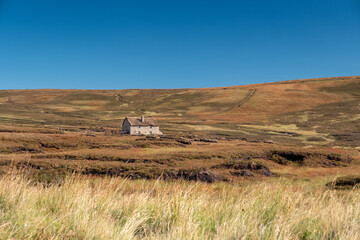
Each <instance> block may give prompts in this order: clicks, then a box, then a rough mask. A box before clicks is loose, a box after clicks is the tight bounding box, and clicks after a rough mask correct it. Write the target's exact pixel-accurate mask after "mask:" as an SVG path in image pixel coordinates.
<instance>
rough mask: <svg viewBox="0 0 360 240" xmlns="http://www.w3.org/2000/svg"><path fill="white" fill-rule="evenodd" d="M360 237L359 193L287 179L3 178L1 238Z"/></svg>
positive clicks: (0, 186)
mask: <svg viewBox="0 0 360 240" xmlns="http://www.w3.org/2000/svg"><path fill="white" fill-rule="evenodd" d="M142 238H145V239H360V194H359V192H358V191H346V192H345V191H334V190H326V189H317V190H316V189H313V188H311V187H307V186H306V185H300V186H299V185H297V186H295V185H292V184H286V183H285V181H280V180H279V181H272V182H258V183H250V184H248V185H246V186H240V185H232V184H227V183H218V184H202V183H191V182H163V181H130V180H124V179H120V178H106V179H91V178H81V177H68V178H66V179H65V182H64V183H63V184H62V185H61V186H55V185H53V186H49V187H44V186H41V185H34V184H31V182H29V181H27V180H24V178H22V177H20V176H5V177H3V178H2V179H1V180H0V239H142Z"/></svg>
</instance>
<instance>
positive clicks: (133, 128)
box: [122, 116, 162, 135]
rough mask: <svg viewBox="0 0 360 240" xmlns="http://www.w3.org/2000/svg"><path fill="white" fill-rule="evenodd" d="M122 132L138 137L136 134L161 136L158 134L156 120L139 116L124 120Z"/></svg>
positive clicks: (158, 128)
mask: <svg viewBox="0 0 360 240" xmlns="http://www.w3.org/2000/svg"><path fill="white" fill-rule="evenodd" d="M122 132H123V133H124V134H130V135H138V134H146V135H150V134H157V135H159V134H162V132H160V126H159V123H158V121H157V120H156V119H154V118H151V117H146V118H145V117H144V116H141V117H140V118H137V117H127V118H125V120H124V122H123V125H122Z"/></svg>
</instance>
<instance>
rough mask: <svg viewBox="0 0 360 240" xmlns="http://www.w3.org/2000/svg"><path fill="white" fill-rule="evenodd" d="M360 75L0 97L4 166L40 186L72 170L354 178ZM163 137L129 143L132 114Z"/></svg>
mask: <svg viewBox="0 0 360 240" xmlns="http://www.w3.org/2000/svg"><path fill="white" fill-rule="evenodd" d="M359 113H360V77H341V78H322V79H307V80H296V81H283V82H275V83H266V84H254V85H246V86H235V87H221V88H207V89H205V88H204V89H161V90H152V89H143V90H140V89H131V90H4V91H0V140H1V144H0V165H1V171H2V172H3V173H5V172H7V171H9V169H14V167H15V168H17V169H19V168H20V169H24V168H25V169H27V171H29V172H30V174H31V175H32V176H33V177H34V178H35V179H38V180H39V181H43V182H54V181H55V182H56V181H59V182H61V179H63V177H64V176H65V175H66V174H68V173H69V172H74V171H75V172H79V173H81V174H85V175H91V176H104V175H110V176H120V177H125V178H131V179H139V178H143V179H157V178H161V179H187V180H194V181H205V182H215V181H228V182H232V181H238V180H243V179H262V178H269V177H279V176H280V177H281V176H283V177H291V178H294V177H304V178H306V177H314V176H322V175H347V174H356V172H357V171H358V170H359V169H360V168H359V167H358V163H359V149H360V148H359V141H360V114H359ZM139 115H151V116H153V117H156V118H157V119H158V120H159V122H160V125H161V130H162V131H163V132H164V133H165V135H164V136H161V137H145V136H123V135H121V132H120V129H121V124H122V120H123V119H124V117H125V116H139Z"/></svg>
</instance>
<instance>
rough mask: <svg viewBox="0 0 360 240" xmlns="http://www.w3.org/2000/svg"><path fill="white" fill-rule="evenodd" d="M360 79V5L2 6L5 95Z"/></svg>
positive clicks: (208, 1)
mask: <svg viewBox="0 0 360 240" xmlns="http://www.w3.org/2000/svg"><path fill="white" fill-rule="evenodd" d="M349 75H360V0H336V1H335V0H271V1H270V0H246V1H245V0H244V1H241V0H236V1H227V0H221V1H220V0H163V1H160V0H151V1H150V0H127V1H121V0H117V1H115V0H114V1H110V0H101V1H100V0H96V1H95V0H51V1H50V0H0V89H28V88H81V89H82V88H85V89H124V88H183V87H214V86H231V85H243V84H251V83H261V82H271V81H281V80H291V79H299V78H313V77H332V76H349Z"/></svg>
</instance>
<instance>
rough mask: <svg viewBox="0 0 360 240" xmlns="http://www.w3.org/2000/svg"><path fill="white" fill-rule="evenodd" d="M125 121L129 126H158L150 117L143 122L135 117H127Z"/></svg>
mask: <svg viewBox="0 0 360 240" xmlns="http://www.w3.org/2000/svg"><path fill="white" fill-rule="evenodd" d="M125 119H127V120H128V121H129V123H130V125H131V126H159V123H158V121H157V120H156V119H154V118H152V117H145V118H144V121H143V122H142V121H141V118H137V117H127V118H125Z"/></svg>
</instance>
